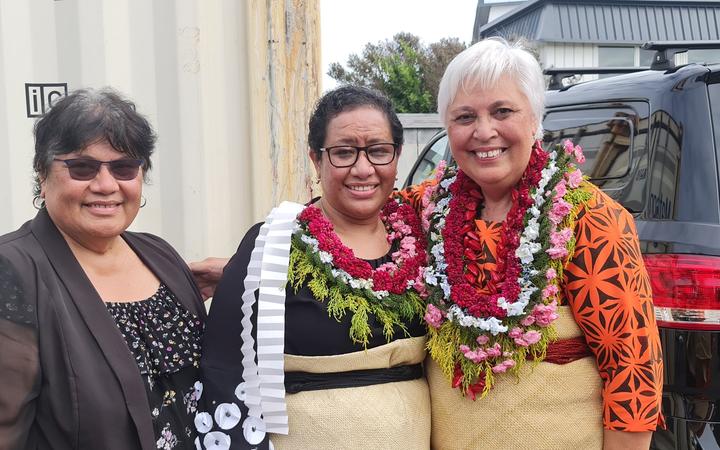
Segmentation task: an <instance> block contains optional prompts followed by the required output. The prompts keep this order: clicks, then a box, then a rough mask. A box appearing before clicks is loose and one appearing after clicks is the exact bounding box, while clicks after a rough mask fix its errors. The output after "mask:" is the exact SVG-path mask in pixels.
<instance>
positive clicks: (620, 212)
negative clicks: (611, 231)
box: [581, 181, 632, 218]
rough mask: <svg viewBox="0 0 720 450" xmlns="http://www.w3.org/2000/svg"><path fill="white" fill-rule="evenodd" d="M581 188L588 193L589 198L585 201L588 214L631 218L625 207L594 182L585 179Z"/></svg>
mask: <svg viewBox="0 0 720 450" xmlns="http://www.w3.org/2000/svg"><path fill="white" fill-rule="evenodd" d="M581 188H582V189H584V190H586V191H588V192H589V193H590V199H589V200H588V201H587V203H586V209H587V211H588V212H589V213H590V214H594V215H597V214H603V213H604V214H611V215H612V216H613V217H619V216H623V217H629V218H632V215H631V214H630V212H629V211H628V210H627V209H625V208H624V207H623V206H622V205H621V204H620V203H619V202H618V201H616V200H615V199H613V198H612V197H610V196H609V195H608V194H607V193H606V192H604V191H603V190H602V189H600V188H599V187H598V186H596V185H595V184H593V183H591V182H589V181H586V182H583V184H582V185H581Z"/></svg>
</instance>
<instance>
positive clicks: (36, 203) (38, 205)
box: [32, 195, 45, 211]
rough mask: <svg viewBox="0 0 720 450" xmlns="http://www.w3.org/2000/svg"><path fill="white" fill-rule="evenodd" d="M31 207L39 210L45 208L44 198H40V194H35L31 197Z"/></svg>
mask: <svg viewBox="0 0 720 450" xmlns="http://www.w3.org/2000/svg"><path fill="white" fill-rule="evenodd" d="M32 203H33V207H34V208H35V209H37V210H38V211H40V210H41V209H43V208H45V199H44V198H42V197H41V196H40V195H36V196H35V197H33V202H32Z"/></svg>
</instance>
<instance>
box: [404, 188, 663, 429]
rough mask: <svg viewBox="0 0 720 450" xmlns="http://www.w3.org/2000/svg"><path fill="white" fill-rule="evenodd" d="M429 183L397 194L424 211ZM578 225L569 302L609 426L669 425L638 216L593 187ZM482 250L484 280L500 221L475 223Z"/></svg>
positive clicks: (567, 280)
mask: <svg viewBox="0 0 720 450" xmlns="http://www.w3.org/2000/svg"><path fill="white" fill-rule="evenodd" d="M429 185H430V183H424V184H422V185H418V186H414V187H412V188H411V189H406V190H404V191H401V192H399V193H397V195H400V196H401V197H403V198H404V199H405V200H407V201H409V202H410V203H412V204H413V206H415V207H416V209H419V208H420V204H421V202H420V200H421V198H422V194H423V192H424V190H425V188H426V187H427V186H429ZM592 192H593V197H592V198H591V200H590V201H589V202H588V204H587V205H586V208H584V209H583V211H582V212H581V213H580V215H579V217H578V220H577V222H576V228H575V238H576V245H575V252H574V254H573V256H572V258H571V259H570V260H569V262H568V264H567V266H566V268H565V273H564V283H563V294H564V299H563V300H562V301H563V303H564V304H566V305H568V306H570V307H571V309H572V311H573V315H574V318H575V321H576V322H577V324H578V326H580V328H581V329H582V331H583V333H584V335H585V340H586V341H587V343H588V346H589V347H590V349H591V351H592V352H593V354H594V355H595V359H596V361H597V364H598V370H599V372H600V377H601V378H602V380H603V425H604V427H605V428H606V429H609V430H616V431H634V432H642V431H654V430H655V429H656V427H658V426H661V427H664V421H663V417H662V414H661V411H660V407H661V400H662V383H663V366H662V349H661V346H660V337H659V335H658V329H657V324H656V322H655V313H654V311H653V307H652V294H651V289H650V282H649V279H648V276H647V272H646V271H645V266H644V264H643V260H642V254H641V252H640V246H639V243H638V240H637V233H636V231H635V224H634V221H633V219H632V216H631V215H630V214H629V213H628V212H627V211H626V210H625V209H624V208H623V207H622V206H620V205H619V204H618V203H616V202H615V201H614V200H612V199H611V198H609V197H608V196H607V195H606V194H605V193H603V192H602V191H601V190H600V189H598V188H597V187H595V186H592ZM476 224H477V235H478V237H479V238H480V239H481V243H482V246H483V249H484V250H485V254H484V255H479V257H478V259H477V260H476V262H477V264H479V265H480V266H481V267H482V270H480V274H479V276H478V280H479V281H482V280H487V279H489V276H490V274H491V272H492V270H493V269H494V268H495V261H496V259H495V255H496V253H497V244H498V242H499V240H500V233H499V231H500V228H501V223H500V222H486V221H483V220H478V221H476Z"/></svg>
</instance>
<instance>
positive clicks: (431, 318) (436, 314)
mask: <svg viewBox="0 0 720 450" xmlns="http://www.w3.org/2000/svg"><path fill="white" fill-rule="evenodd" d="M444 318H445V315H444V314H443V312H442V311H440V310H439V309H438V308H437V307H436V306H435V305H433V304H428V306H427V311H426V312H425V322H427V324H428V325H430V326H431V327H433V328H436V329H437V328H440V325H442V323H443V319H444Z"/></svg>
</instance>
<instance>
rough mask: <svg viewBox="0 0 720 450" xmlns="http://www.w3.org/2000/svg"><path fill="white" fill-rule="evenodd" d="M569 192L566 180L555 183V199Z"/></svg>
mask: <svg viewBox="0 0 720 450" xmlns="http://www.w3.org/2000/svg"><path fill="white" fill-rule="evenodd" d="M566 193H567V186H566V185H565V180H560V181H558V184H556V185H555V197H553V198H554V199H555V200H559V199H561V198H563V197H564V196H565V194H566Z"/></svg>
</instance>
